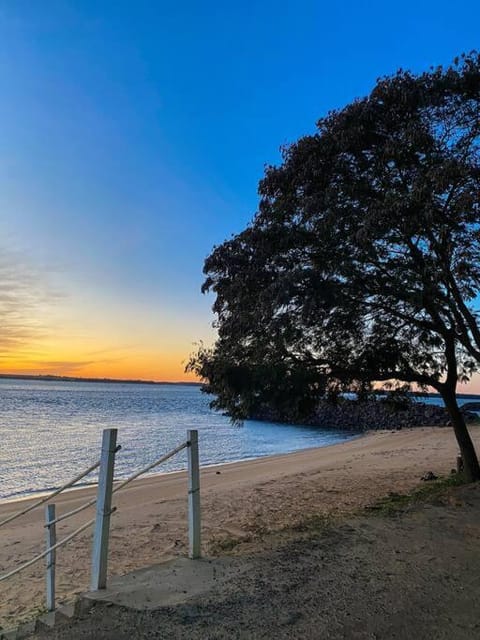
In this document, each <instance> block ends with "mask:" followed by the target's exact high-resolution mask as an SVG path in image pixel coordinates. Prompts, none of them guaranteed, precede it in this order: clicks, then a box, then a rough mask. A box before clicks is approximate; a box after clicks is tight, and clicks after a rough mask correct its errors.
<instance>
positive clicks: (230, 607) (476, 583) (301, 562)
mask: <svg viewBox="0 0 480 640" xmlns="http://www.w3.org/2000/svg"><path fill="white" fill-rule="evenodd" d="M264 547H265V548H264V550H262V551H260V552H257V553H256V554H254V555H252V554H249V555H247V554H245V553H244V552H242V550H241V549H240V555H238V556H237V557H236V558H235V559H234V560H233V564H232V566H231V569H230V571H231V578H230V579H229V581H228V582H227V584H226V585H225V584H223V585H222V586H221V588H220V587H218V588H216V589H214V590H213V591H211V592H210V593H208V594H207V595H204V596H201V597H198V598H195V599H192V600H190V601H189V602H188V603H187V604H183V605H178V606H175V607H169V608H163V609H160V610H156V611H149V612H138V611H132V610H127V609H124V608H121V607H117V606H106V605H98V606H96V607H95V608H94V609H93V610H92V611H91V612H90V613H88V614H85V616H84V617H83V618H82V619H80V620H78V621H77V622H76V623H75V624H74V625H70V626H66V627H62V628H60V629H58V630H56V631H53V632H50V633H46V634H45V635H42V634H38V635H36V636H35V638H36V639H37V640H40V639H42V640H46V639H47V638H48V639H49V640H53V639H55V640H87V639H94V638H95V639H97V638H98V639H109V640H127V639H128V640H131V639H140V638H162V639H163V640H169V639H172V640H173V639H175V640H182V639H187V638H188V640H197V639H199V640H200V639H201V640H208V639H210V638H212V639H213V638H228V639H234V638H245V639H246V638H252V639H256V638H259V639H260V638H269V639H270V638H271V639H275V640H277V639H283V638H285V639H286V638H295V639H297V638H298V639H300V638H305V639H309V640H311V639H315V638H318V639H319V640H330V639H343V638H345V639H352V640H354V639H355V640H367V639H368V640H380V639H382V640H394V639H402V640H411V639H414V640H422V639H425V640H427V639H428V640H430V639H435V640H457V639H458V640H480V487H479V486H466V487H461V488H456V489H450V490H448V491H447V493H445V494H444V495H443V496H442V497H441V498H438V497H437V498H435V499H431V500H430V502H428V503H426V504H422V505H417V506H414V507H412V506H410V507H407V508H406V509H405V510H404V511H402V512H397V513H395V514H394V515H386V514H385V513H384V512H383V511H380V512H375V515H368V516H365V517H357V518H354V519H351V520H349V521H348V522H347V523H343V524H339V525H334V526H331V527H328V528H326V529H323V530H321V531H320V530H317V531H314V530H310V531H308V532H297V533H293V534H291V537H290V538H289V539H286V537H285V536H284V537H283V538H278V537H277V538H272V539H268V540H266V541H265V544H264ZM269 547H270V548H269Z"/></svg>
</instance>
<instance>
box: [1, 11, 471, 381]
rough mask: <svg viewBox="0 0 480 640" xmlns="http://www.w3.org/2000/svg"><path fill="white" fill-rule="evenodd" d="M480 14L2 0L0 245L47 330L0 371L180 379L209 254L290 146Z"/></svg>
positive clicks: (203, 313)
mask: <svg viewBox="0 0 480 640" xmlns="http://www.w3.org/2000/svg"><path fill="white" fill-rule="evenodd" d="M479 22H480V8H479V6H478V5H477V4H476V3H475V2H457V3H455V4H454V5H452V3H447V2H430V1H429V2H415V3H414V2H403V3H395V4H393V3H384V2H376V1H375V2H351V1H346V2H343V3H338V4H334V3H320V2H310V1H308V2H305V1H299V2H295V3H290V2H270V1H265V2H243V3H235V4H233V3H222V2H202V3H200V2H184V3H183V4H179V3H166V2H165V3H163V2H144V1H137V2H135V3H132V2H68V1H63V2H57V1H54V0H45V1H44V2H35V1H33V0H31V1H30V2H27V1H22V0H15V2H10V1H5V0H4V1H0V43H1V44H0V90H1V96H0V122H1V131H2V135H1V140H0V232H1V243H2V245H3V246H2V247H1V248H2V250H3V251H4V252H7V253H8V252H9V253H8V255H11V256H16V258H15V259H18V262H19V265H21V269H20V270H21V272H22V274H24V273H25V272H26V271H29V272H30V273H31V281H32V282H33V281H35V283H36V284H35V287H36V289H35V291H36V292H37V294H38V297H39V299H40V298H41V300H39V301H38V306H37V308H38V315H39V319H38V323H39V325H41V329H42V330H41V331H40V332H39V333H38V335H35V336H33V337H32V336H30V338H29V337H28V336H29V332H28V331H27V332H26V334H25V335H26V337H25V338H24V339H22V340H23V342H22V341H20V342H21V343H22V348H23V351H22V353H23V356H22V358H23V360H22V361H21V363H20V360H19V359H18V358H17V359H16V360H15V359H13V354H12V358H11V359H10V360H9V359H5V360H4V364H1V365H0V366H1V367H2V368H3V369H8V368H10V369H11V368H12V366H14V365H15V367H16V370H35V371H39V372H40V371H54V370H55V371H58V372H60V373H76V374H78V375H86V374H90V373H92V372H93V373H97V374H99V373H101V372H102V371H105V374H106V375H108V374H111V375H115V376H118V377H128V376H129V372H131V373H132V375H137V374H138V375H139V376H142V377H154V378H156V379H159V378H162V377H169V378H174V379H181V378H182V376H183V373H182V365H181V362H182V360H184V359H185V357H186V356H187V355H188V353H189V351H191V349H192V343H193V342H195V341H196V340H198V339H201V338H203V339H205V340H207V341H208V340H210V339H211V337H212V331H211V329H210V328H209V326H210V323H211V320H212V317H211V314H210V311H209V307H210V304H211V300H209V299H205V298H203V297H202V296H201V294H200V291H199V287H200V284H201V282H202V273H201V270H202V264H203V260H204V258H205V257H206V255H208V253H209V252H210V250H211V248H212V247H213V245H214V244H218V243H220V242H222V240H224V239H225V238H227V237H228V236H230V235H231V234H232V233H235V232H238V231H239V230H241V229H242V228H243V227H244V226H245V224H246V223H247V222H248V221H249V220H250V219H251V217H252V216H253V214H254V213H255V209H256V203H257V194H256V188H257V183H258V180H259V179H260V178H261V176H262V173H263V167H264V165H265V163H271V162H276V161H278V159H279V147H280V145H282V144H285V143H287V142H289V141H293V140H294V139H295V138H297V137H298V136H299V135H301V134H304V133H309V132H311V131H313V129H314V124H315V121H316V120H317V119H318V118H319V117H320V116H322V115H324V114H325V113H326V112H327V111H328V110H329V109H332V108H336V107H341V106H343V105H344V104H346V103H347V102H349V101H351V100H352V99H354V98H355V97H357V96H362V95H364V94H366V93H367V92H369V90H370V89H371V88H372V86H373V84H374V82H375V79H376V78H377V77H378V76H381V75H384V74H390V73H393V72H395V71H396V70H397V69H398V68H399V67H403V68H408V69H412V70H414V71H421V70H423V69H426V68H428V67H429V66H431V65H437V64H447V63H449V62H450V61H451V60H452V58H453V57H454V56H456V55H458V54H459V53H461V52H462V51H469V50H471V49H473V48H475V47H477V46H478V44H479V38H478V33H479V31H478V24H479ZM39 283H40V284H39ZM32 286H33V285H32ZM22 290H23V289H22ZM40 290H41V295H40V293H39V292H40ZM19 295H20V294H19ZM21 303H22V300H21V298H19V302H18V307H19V309H20V308H21ZM27 320H28V319H26V320H25V322H27ZM19 323H21V318H17V319H16V325H15V326H16V327H17V329H18V324H19ZM27 324H28V322H27ZM14 329H15V328H14ZM14 329H13V330H14ZM13 330H12V331H13ZM40 334H41V335H40ZM99 351H101V352H102V353H103V352H105V353H106V354H107V356H106V357H105V358H103V359H102V358H97V359H95V356H94V355H92V354H95V353H97V352H99ZM62 362H63V363H64V366H60V365H59V363H62ZM86 362H88V363H89V364H88V365H85V363H86ZM92 362H94V365H92V364H91V363H92ZM112 362H114V363H115V364H112ZM175 363H177V364H175ZM102 367H103V368H102ZM142 372H143V373H142Z"/></svg>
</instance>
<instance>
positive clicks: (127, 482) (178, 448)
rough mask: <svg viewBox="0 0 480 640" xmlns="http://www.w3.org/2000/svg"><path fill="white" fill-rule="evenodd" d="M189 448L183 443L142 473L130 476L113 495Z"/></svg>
mask: <svg viewBox="0 0 480 640" xmlns="http://www.w3.org/2000/svg"><path fill="white" fill-rule="evenodd" d="M188 446H189V443H188V442H183V443H182V444H181V445H179V446H178V447H176V448H175V449H172V450H171V451H169V452H168V453H166V454H165V455H164V456H162V457H161V458H159V459H158V460H156V461H155V462H152V463H151V464H149V465H148V467H145V468H144V469H142V470H141V471H137V473H134V474H133V476H130V478H127V479H126V480H124V481H123V482H121V483H120V484H119V485H118V486H117V487H115V488H114V489H113V491H112V493H116V492H117V491H120V489H123V487H125V486H126V485H127V484H130V482H132V481H133V480H136V479H137V478H138V477H139V476H141V475H143V474H144V473H147V471H150V470H151V469H153V468H154V467H157V466H158V465H159V464H162V462H165V461H166V460H168V459H169V458H172V457H173V456H174V455H176V454H177V453H178V452H179V451H181V450H182V449H186V448H187V447H188Z"/></svg>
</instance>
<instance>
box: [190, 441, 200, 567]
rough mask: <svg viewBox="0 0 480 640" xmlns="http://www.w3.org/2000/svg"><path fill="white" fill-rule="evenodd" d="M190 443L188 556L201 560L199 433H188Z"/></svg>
mask: <svg viewBox="0 0 480 640" xmlns="http://www.w3.org/2000/svg"><path fill="white" fill-rule="evenodd" d="M187 442H188V448H187V453H188V556H189V557H190V558H192V559H195V558H200V545H201V539H200V464H199V457H198V431H197V430H196V429H192V430H191V431H188V432H187Z"/></svg>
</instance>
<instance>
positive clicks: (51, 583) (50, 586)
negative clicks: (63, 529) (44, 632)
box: [45, 504, 57, 611]
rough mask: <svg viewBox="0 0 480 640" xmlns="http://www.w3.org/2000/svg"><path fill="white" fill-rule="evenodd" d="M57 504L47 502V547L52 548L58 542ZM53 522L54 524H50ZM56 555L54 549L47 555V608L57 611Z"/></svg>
mask: <svg viewBox="0 0 480 640" xmlns="http://www.w3.org/2000/svg"><path fill="white" fill-rule="evenodd" d="M54 520H55V505H54V504H47V506H46V507H45V527H46V529H45V531H46V544H47V549H51V548H52V547H53V546H54V545H55V544H56V543H57V533H56V526H55V522H53V521H54ZM50 523H52V524H50ZM55 556H56V550H55V549H53V550H52V551H50V552H49V553H47V555H46V556H45V562H46V565H47V585H46V586H47V610H48V611H55Z"/></svg>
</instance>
